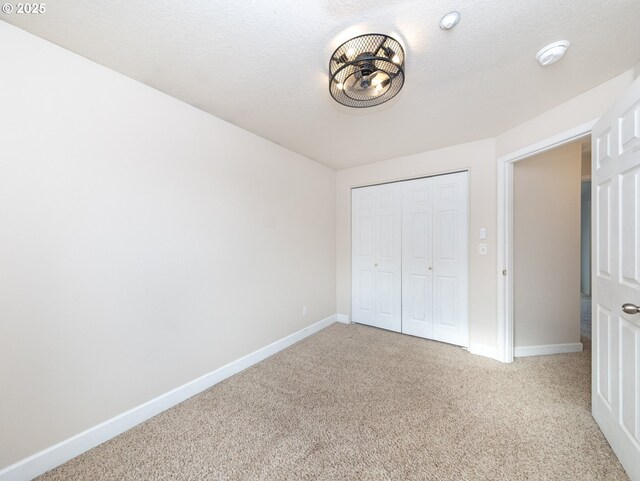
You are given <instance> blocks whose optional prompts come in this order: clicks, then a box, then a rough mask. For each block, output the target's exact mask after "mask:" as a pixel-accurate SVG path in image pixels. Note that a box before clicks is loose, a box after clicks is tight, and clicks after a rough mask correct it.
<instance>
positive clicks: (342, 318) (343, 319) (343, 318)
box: [336, 314, 351, 324]
mask: <svg viewBox="0 0 640 481" xmlns="http://www.w3.org/2000/svg"><path fill="white" fill-rule="evenodd" d="M336 316H338V318H337V320H338V322H341V323H342V324H351V321H350V320H349V315H348V314H336Z"/></svg>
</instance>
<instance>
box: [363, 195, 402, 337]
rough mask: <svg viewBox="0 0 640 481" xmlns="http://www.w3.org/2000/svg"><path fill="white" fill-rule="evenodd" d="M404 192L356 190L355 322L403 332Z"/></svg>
mask: <svg viewBox="0 0 640 481" xmlns="http://www.w3.org/2000/svg"><path fill="white" fill-rule="evenodd" d="M400 219H401V190H400V185H398V184H386V185H379V186H372V187H364V188H359V189H353V190H352V219H351V220H352V222H351V224H352V309H351V310H352V319H353V321H354V322H358V323H361V324H368V325H371V326H375V327H380V328H384V329H390V330H394V331H400V323H401V317H400V310H401V299H400V289H401V278H400V270H401V264H400V258H401V250H400V249H401V244H400V235H401V233H400Z"/></svg>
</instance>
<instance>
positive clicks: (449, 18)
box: [440, 12, 460, 30]
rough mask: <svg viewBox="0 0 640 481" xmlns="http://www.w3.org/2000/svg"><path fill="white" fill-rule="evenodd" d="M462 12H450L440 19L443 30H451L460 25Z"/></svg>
mask: <svg viewBox="0 0 640 481" xmlns="http://www.w3.org/2000/svg"><path fill="white" fill-rule="evenodd" d="M459 21H460V14H459V13H458V12H449V13H447V14H446V15H445V16H444V17H442V19H441V20H440V28H441V29H442V30H451V29H452V28H453V27H455V26H456V25H458V22H459Z"/></svg>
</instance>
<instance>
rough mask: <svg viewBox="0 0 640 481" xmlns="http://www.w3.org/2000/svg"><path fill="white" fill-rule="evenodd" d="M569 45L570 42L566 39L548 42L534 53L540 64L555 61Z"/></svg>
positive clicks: (543, 64) (548, 63)
mask: <svg viewBox="0 0 640 481" xmlns="http://www.w3.org/2000/svg"><path fill="white" fill-rule="evenodd" d="M569 45H571V44H570V43H569V41H568V40H560V41H558V42H553V43H550V44H549V45H547V46H546V47H544V48H542V49H541V50H540V51H539V52H538V53H537V54H536V60H537V61H538V62H539V63H540V65H542V66H545V65H551V64H552V63H556V62H557V61H558V60H560V59H561V58H562V57H563V56H564V54H565V53H566V52H567V49H568V48H569Z"/></svg>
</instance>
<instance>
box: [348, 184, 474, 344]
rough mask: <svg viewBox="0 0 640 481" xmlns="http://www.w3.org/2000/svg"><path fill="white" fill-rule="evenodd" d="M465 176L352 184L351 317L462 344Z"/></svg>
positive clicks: (465, 282)
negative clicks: (360, 184) (360, 185)
mask: <svg viewBox="0 0 640 481" xmlns="http://www.w3.org/2000/svg"><path fill="white" fill-rule="evenodd" d="M467 190H468V173H467V172H458V173H455V174H447V175H439V176H435V177H426V178H421V179H415V180H407V181H403V182H393V183H389V184H381V185H374V186H370V187H360V188H355V189H352V203H351V205H352V217H351V220H352V319H353V321H354V322H357V323H360V324H367V325H370V326H374V327H379V328H382V329H389V330H392V331H396V332H402V333H405V334H410V335H414V336H420V337H424V338H427V339H434V340H437V341H443V342H448V343H451V344H456V345H460V346H467V345H468V337H469V334H468V318H467V316H468V315H467V311H468V307H467V303H468V300H467V297H468V252H467V244H468V242H467V232H468V225H467V224H468V216H467V210H468V206H467V197H468V194H467Z"/></svg>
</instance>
